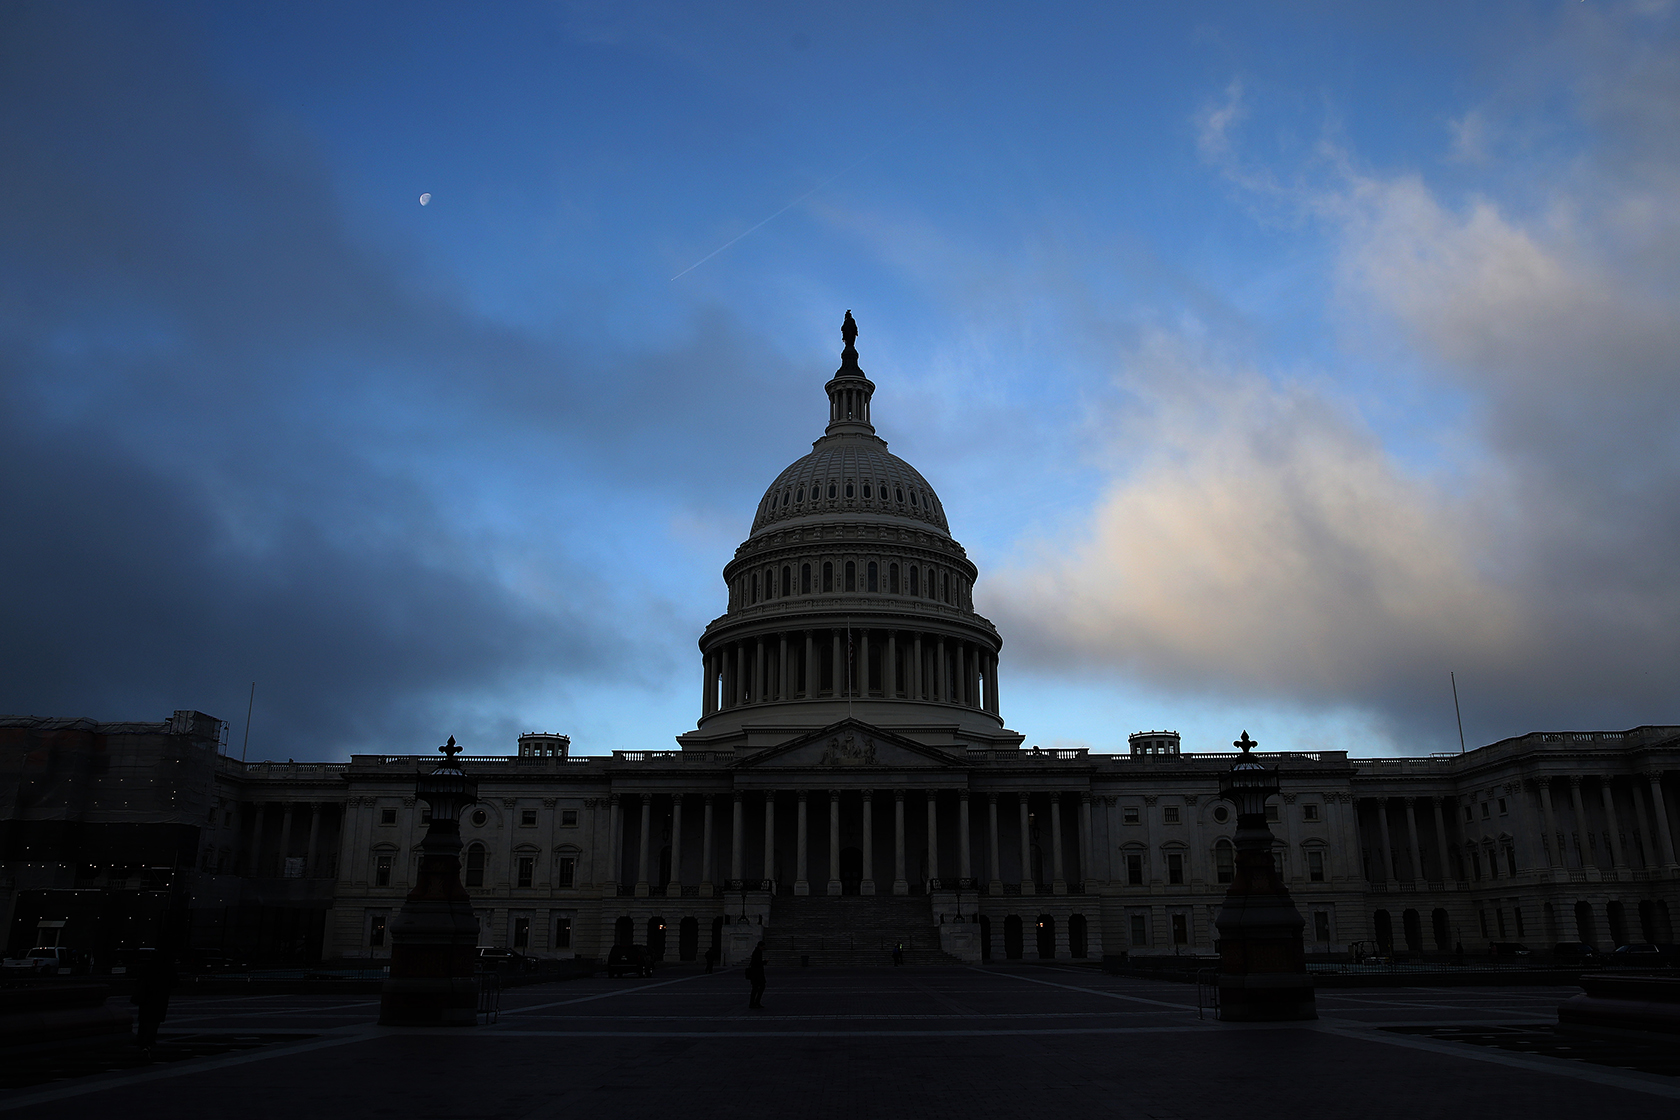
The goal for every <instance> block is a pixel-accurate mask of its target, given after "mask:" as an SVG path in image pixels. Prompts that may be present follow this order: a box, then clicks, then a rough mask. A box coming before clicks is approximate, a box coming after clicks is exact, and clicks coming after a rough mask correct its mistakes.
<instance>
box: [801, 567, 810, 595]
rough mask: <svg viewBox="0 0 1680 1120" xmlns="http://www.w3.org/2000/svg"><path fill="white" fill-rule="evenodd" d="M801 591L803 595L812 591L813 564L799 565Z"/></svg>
mask: <svg viewBox="0 0 1680 1120" xmlns="http://www.w3.org/2000/svg"><path fill="white" fill-rule="evenodd" d="M799 593H800V594H801V595H809V594H810V593H811V565H809V564H801V565H799Z"/></svg>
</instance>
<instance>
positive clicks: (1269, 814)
mask: <svg viewBox="0 0 1680 1120" xmlns="http://www.w3.org/2000/svg"><path fill="white" fill-rule="evenodd" d="M1266 819H1267V820H1269V821H1275V820H1277V819H1278V807H1277V806H1276V805H1268V806H1266Z"/></svg>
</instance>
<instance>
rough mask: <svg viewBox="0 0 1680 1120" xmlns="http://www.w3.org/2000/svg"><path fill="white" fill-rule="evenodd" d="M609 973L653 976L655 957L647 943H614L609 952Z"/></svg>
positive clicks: (613, 974) (617, 975)
mask: <svg viewBox="0 0 1680 1120" xmlns="http://www.w3.org/2000/svg"><path fill="white" fill-rule="evenodd" d="M607 975H608V976H610V977H613V978H615V979H616V978H617V977H620V976H625V975H630V976H652V975H653V958H652V957H650V956H648V951H647V946H646V945H614V946H613V947H612V948H611V949H610V950H608V952H607Z"/></svg>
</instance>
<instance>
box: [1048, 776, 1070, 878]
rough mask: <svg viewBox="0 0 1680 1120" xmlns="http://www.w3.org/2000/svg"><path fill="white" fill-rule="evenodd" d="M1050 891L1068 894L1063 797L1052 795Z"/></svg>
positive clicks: (1056, 794)
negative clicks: (1064, 848) (1063, 836)
mask: <svg viewBox="0 0 1680 1120" xmlns="http://www.w3.org/2000/svg"><path fill="white" fill-rule="evenodd" d="M1050 890H1051V892H1052V893H1054V894H1066V893H1067V877H1066V876H1065V875H1063V874H1062V795H1061V794H1059V793H1052V794H1051V795H1050Z"/></svg>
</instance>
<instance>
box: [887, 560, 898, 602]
mask: <svg viewBox="0 0 1680 1120" xmlns="http://www.w3.org/2000/svg"><path fill="white" fill-rule="evenodd" d="M887 591H888V592H889V593H891V594H893V595H897V594H898V565H897V564H888V565H887Z"/></svg>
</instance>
